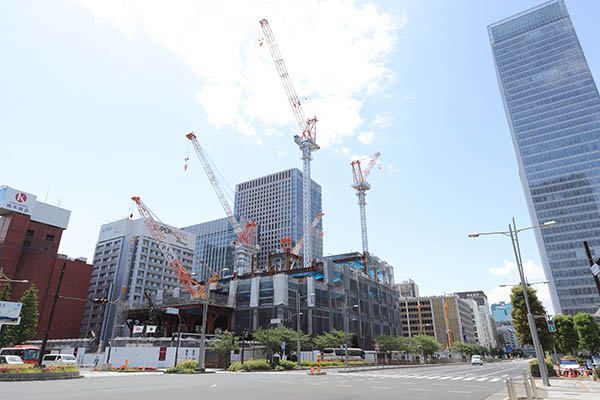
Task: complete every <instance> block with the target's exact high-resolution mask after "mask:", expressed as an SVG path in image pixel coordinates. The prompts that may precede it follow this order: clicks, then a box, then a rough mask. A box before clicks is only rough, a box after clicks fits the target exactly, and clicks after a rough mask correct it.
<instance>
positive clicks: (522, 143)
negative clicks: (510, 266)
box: [488, 0, 600, 314]
mask: <svg viewBox="0 0 600 400" xmlns="http://www.w3.org/2000/svg"><path fill="white" fill-rule="evenodd" d="M488 31H489V37H490V42H491V46H492V52H493V57H494V61H495V65H496V73H497V76H498V82H499V86H500V92H501V95H502V100H503V103H504V109H505V112H506V117H507V119H508V125H509V128H510V132H511V135H512V140H513V144H514V147H515V152H516V155H517V161H518V166H519V174H520V177H521V182H522V185H523V190H524V192H525V197H526V200H527V206H528V208H529V214H530V217H531V221H532V223H533V224H534V225H539V224H541V223H544V222H547V221H551V220H554V221H556V222H558V224H557V225H555V226H552V227H545V228H541V229H535V235H536V240H537V244H538V248H539V251H540V255H541V259H542V264H543V266H544V270H545V273H546V277H547V278H548V280H549V281H550V294H551V297H552V303H553V305H554V309H555V311H556V312H557V313H565V314H576V313H577V312H580V311H583V312H589V313H593V312H595V311H596V310H597V309H598V304H599V303H600V296H599V295H598V293H597V292H596V288H595V286H594V282H593V278H592V274H591V272H590V267H589V265H588V261H587V259H586V255H585V252H584V248H583V244H582V242H583V241H584V240H587V241H588V242H589V244H590V247H591V248H592V253H593V254H594V256H595V257H597V256H599V255H600V212H599V211H598V208H599V205H600V186H599V184H600V163H599V160H600V96H599V95H598V89H597V88H596V85H595V83H594V80H593V78H592V74H591V72H590V68H589V66H588V64H587V62H586V59H585V56H584V54H583V50H582V48H581V46H580V44H579V41H578V39H577V35H576V34H575V29H574V28H573V24H572V22H571V19H570V17H569V14H568V12H567V8H566V6H565V3H564V1H563V0H553V1H549V2H546V3H544V4H542V5H540V6H538V7H535V8H532V9H530V10H527V11H524V12H522V13H520V14H517V15H515V16H513V17H510V18H507V19H505V20H502V21H500V22H497V23H495V24H492V25H490V26H489V27H488Z"/></svg>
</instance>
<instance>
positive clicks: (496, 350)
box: [490, 347, 506, 357]
mask: <svg viewBox="0 0 600 400" xmlns="http://www.w3.org/2000/svg"><path fill="white" fill-rule="evenodd" d="M504 354H506V351H505V350H504V349H503V348H502V347H494V348H493V349H492V350H490V355H492V356H494V357H502V356H504Z"/></svg>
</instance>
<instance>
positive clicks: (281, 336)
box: [254, 328, 311, 356]
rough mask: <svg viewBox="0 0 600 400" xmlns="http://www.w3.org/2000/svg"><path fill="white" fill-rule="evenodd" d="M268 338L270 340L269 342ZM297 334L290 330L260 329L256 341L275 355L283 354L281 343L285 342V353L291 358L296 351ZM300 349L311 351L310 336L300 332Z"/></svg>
mask: <svg viewBox="0 0 600 400" xmlns="http://www.w3.org/2000/svg"><path fill="white" fill-rule="evenodd" d="M267 336H268V340H267ZM296 339H297V332H296V331H295V330H293V329H289V328H276V329H269V332H268V333H267V330H266V329H262V328H261V329H258V330H257V331H256V332H254V340H256V341H258V342H260V343H261V344H263V345H264V346H265V347H267V349H268V350H269V351H270V352H271V353H273V354H281V343H282V342H285V353H286V354H287V355H288V356H289V355H290V354H291V353H292V352H293V351H296ZM300 348H301V350H310V348H311V341H310V336H308V335H307V334H306V333H304V332H302V331H301V332H300Z"/></svg>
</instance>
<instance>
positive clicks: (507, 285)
mask: <svg viewBox="0 0 600 400" xmlns="http://www.w3.org/2000/svg"><path fill="white" fill-rule="evenodd" d="M545 283H550V281H540V282H531V283H529V282H527V286H533V285H542V284H545ZM515 286H519V285H511V284H503V285H498V287H515Z"/></svg>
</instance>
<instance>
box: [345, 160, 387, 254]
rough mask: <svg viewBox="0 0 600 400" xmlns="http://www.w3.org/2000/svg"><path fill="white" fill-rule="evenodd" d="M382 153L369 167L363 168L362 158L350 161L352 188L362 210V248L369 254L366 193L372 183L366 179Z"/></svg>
mask: <svg viewBox="0 0 600 400" xmlns="http://www.w3.org/2000/svg"><path fill="white" fill-rule="evenodd" d="M380 155H381V153H379V152H377V153H375V155H374V156H373V157H372V158H371V159H370V160H369V163H368V164H367V167H366V168H365V169H364V171H363V170H362V168H361V166H360V160H354V161H352V162H351V163H350V165H351V166H352V177H353V179H354V184H353V185H352V188H354V189H355V190H356V196H357V197H358V206H359V210H360V232H361V236H362V249H363V254H367V253H368V252H369V240H368V237H367V213H366V207H365V206H366V205H367V201H366V195H367V190H369V189H371V185H370V184H369V182H367V181H366V180H365V179H366V178H367V176H369V174H370V173H371V171H372V170H373V167H374V166H375V163H376V162H377V159H378V158H379V156H380Z"/></svg>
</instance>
